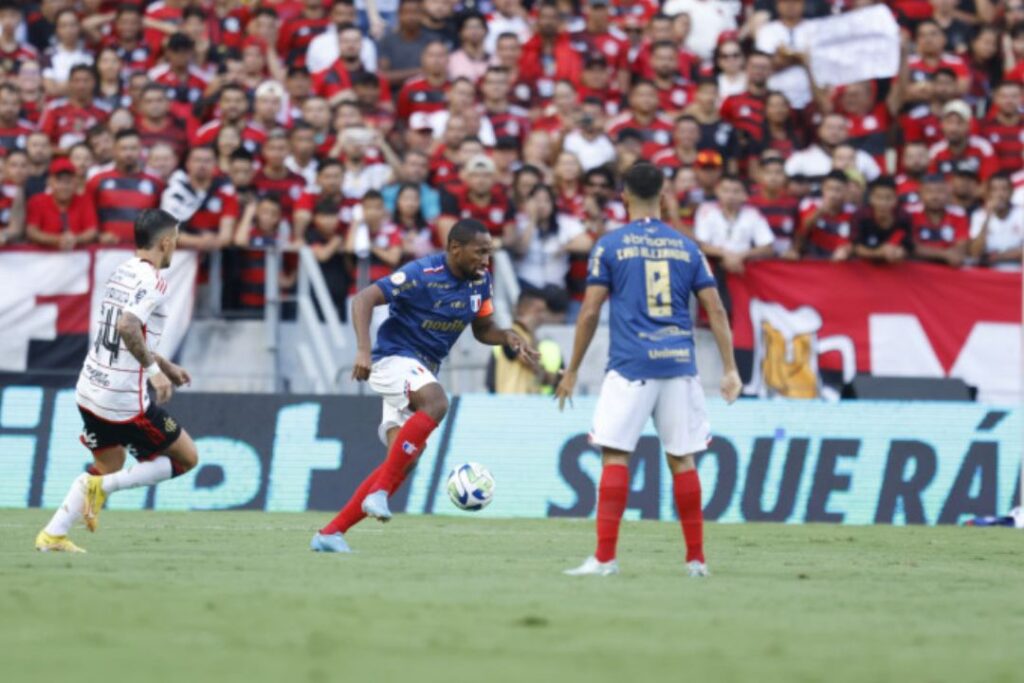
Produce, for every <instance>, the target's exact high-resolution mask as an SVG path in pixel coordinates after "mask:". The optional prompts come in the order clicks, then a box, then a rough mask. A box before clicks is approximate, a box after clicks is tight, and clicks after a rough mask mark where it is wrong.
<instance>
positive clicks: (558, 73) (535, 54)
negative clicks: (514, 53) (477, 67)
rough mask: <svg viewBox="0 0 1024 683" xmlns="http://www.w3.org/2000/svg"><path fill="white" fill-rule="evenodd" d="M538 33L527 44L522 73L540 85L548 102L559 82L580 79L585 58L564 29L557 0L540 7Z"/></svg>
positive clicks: (541, 95)
mask: <svg viewBox="0 0 1024 683" xmlns="http://www.w3.org/2000/svg"><path fill="white" fill-rule="evenodd" d="M535 29H536V33H534V35H533V37H532V38H530V39H529V40H527V41H526V42H525V43H524V44H523V54H522V56H521V57H520V60H519V72H520V77H521V78H522V79H523V80H524V81H528V82H532V83H534V84H535V85H536V89H537V97H538V99H539V100H540V102H539V104H541V105H542V106H543V105H546V104H547V103H548V101H549V100H551V98H552V97H553V96H554V94H555V87H556V83H559V82H562V81H565V82H568V83H578V82H579V80H580V75H581V71H582V69H583V59H582V56H581V55H580V53H579V52H577V51H576V50H575V49H573V47H572V42H571V40H570V38H569V34H568V33H567V32H565V31H564V30H562V16H561V13H560V12H559V9H558V6H557V4H556V3H555V1H554V0H543V2H541V3H540V6H539V7H537V20H536V24H535Z"/></svg>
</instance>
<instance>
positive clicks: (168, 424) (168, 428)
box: [164, 415, 178, 434]
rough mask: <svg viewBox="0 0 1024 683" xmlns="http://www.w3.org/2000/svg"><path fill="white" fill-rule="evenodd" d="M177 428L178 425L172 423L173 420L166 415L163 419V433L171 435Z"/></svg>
mask: <svg viewBox="0 0 1024 683" xmlns="http://www.w3.org/2000/svg"><path fill="white" fill-rule="evenodd" d="M177 428H178V423H177V422H175V421H174V418H173V417H171V416H170V415H168V416H167V417H165V418H164V431H165V432H167V433H168V434H173V433H174V430H176V429H177Z"/></svg>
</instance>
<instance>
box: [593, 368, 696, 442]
mask: <svg viewBox="0 0 1024 683" xmlns="http://www.w3.org/2000/svg"><path fill="white" fill-rule="evenodd" d="M649 417H653V418H654V429H655V430H656V431H657V432H658V437H659V438H660V439H661V445H662V447H663V448H664V449H665V452H666V453H669V454H671V455H688V454H690V453H700V452H701V451H704V450H706V449H707V447H708V442H709V441H710V440H711V425H710V424H709V423H708V414H707V410H706V409H705V407H704V390H703V389H701V386H700V381H699V380H698V379H697V377H673V378H671V379H644V380H635V381H630V380H628V379H626V378H625V377H623V376H622V375H620V374H619V373H618V372H616V371H615V370H612V371H610V372H609V373H608V374H606V375H605V377H604V382H603V383H602V384H601V395H600V396H599V397H598V399H597V408H596V409H595V410H594V427H593V430H592V431H591V432H590V441H591V443H593V444H595V445H597V446H604V447H605V448H613V449H615V450H617V451H625V452H627V453H632V452H633V451H634V450H635V449H636V444H637V441H639V440H640V435H641V434H642V433H643V431H644V427H646V426H647V418H649Z"/></svg>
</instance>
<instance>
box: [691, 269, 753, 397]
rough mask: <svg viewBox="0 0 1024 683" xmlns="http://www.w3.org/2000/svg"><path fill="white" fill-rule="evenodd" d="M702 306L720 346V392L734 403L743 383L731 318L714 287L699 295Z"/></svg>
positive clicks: (716, 342)
mask: <svg viewBox="0 0 1024 683" xmlns="http://www.w3.org/2000/svg"><path fill="white" fill-rule="evenodd" d="M697 298H698V299H699V300H700V305H701V306H703V307H704V310H705V311H706V312H707V314H708V321H709V322H710V324H711V332H712V334H714V335H715V344H716V345H717V346H718V353H719V355H721V357H722V371H723V374H722V382H721V385H720V391H721V393H722V398H724V399H725V400H726V401H727V402H728V403H732V402H733V401H735V400H736V399H737V398H739V395H740V390H741V389H742V388H743V382H742V381H741V380H740V373H739V371H738V370H737V369H736V358H735V357H734V356H733V352H732V330H731V329H730V328H729V316H728V315H727V314H726V312H725V306H723V305H722V298H721V297H720V296H718V290H717V289H715V288H714V287H705V288H704V289H702V290H700V291H699V292H698V293H697Z"/></svg>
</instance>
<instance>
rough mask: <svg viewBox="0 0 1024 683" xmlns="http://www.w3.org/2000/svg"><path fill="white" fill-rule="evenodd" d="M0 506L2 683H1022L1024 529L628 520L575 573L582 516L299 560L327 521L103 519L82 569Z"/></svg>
mask: <svg viewBox="0 0 1024 683" xmlns="http://www.w3.org/2000/svg"><path fill="white" fill-rule="evenodd" d="M48 515H49V513H48V512H47V511H40V510H28V511H11V510H5V511H3V512H0V615H2V618H0V644H2V645H0V672H2V673H0V679H2V680H3V681H4V682H5V683H20V682H22V681H46V682H48V683H49V682H52V681H83V682H84V681H101V680H106V681H132V682H133V683H149V682H150V681H167V682H168V683H191V682H196V681H217V682H218V683H221V682H226V681H245V682H246V683H256V682H262V681H281V682H289V683H291V682H310V683H320V682H325V683H326V682H327V681H367V682H374V683H377V682H382V681H402V682H403V683H405V682H409V683H428V682H432V681H444V682H445V683H462V682H475V681H481V682H486V683H493V682H495V681H509V682H512V681H515V682H517V683H523V682H525V683H544V682H546V681H558V682H559V683H566V682H571V681H588V682H596V681H614V682H616V683H624V682H626V683H628V682H631V681H636V682H637V683H639V682H641V681H643V682H646V681H693V682H702V683H703V682H707V683H717V682H720V681H758V682H763V681H787V682H789V681H829V682H832V681H858V682H865V681H905V682H908V683H911V682H914V683H916V682H917V681H956V682H957V683H964V682H965V681H985V682H987V683H988V682H995V681H1021V680H1024V644H1022V643H1024V535H1022V534H1021V533H1020V532H1015V531H1011V530H1003V529H999V530H988V529H977V530H976V529H963V528H887V527H839V526H780V525H752V524H751V525H714V524H712V525H709V526H708V528H707V530H706V536H707V545H708V551H709V565H710V568H711V571H712V573H713V576H712V577H711V578H710V579H708V580H703V581H702V580H692V579H688V578H687V577H686V576H685V575H684V573H683V567H682V561H681V560H682V558H681V553H682V542H681V538H680V536H681V534H680V532H679V528H678V526H677V525H675V524H671V523H667V522H665V523H654V522H626V523H624V526H623V535H622V540H621V542H620V552H619V560H620V563H621V565H622V569H623V572H624V573H623V574H622V575H620V576H617V577H610V578H594V577H586V578H570V577H565V576H562V575H561V570H563V569H565V568H567V567H569V566H572V565H574V564H576V563H578V562H579V561H581V560H582V559H583V558H584V557H585V556H586V555H587V554H588V553H589V552H590V551H591V549H592V541H593V526H592V523H591V522H586V521H555V520H530V521H494V520H482V519H473V518H472V516H470V515H462V516H459V517H406V516H398V517H397V518H396V519H395V520H394V521H393V522H391V523H390V524H389V525H387V526H381V525H379V524H363V525H360V527H357V528H356V529H354V530H353V531H352V532H350V534H349V538H350V541H351V543H352V545H353V547H354V548H355V549H356V550H357V551H358V552H357V553H356V554H353V555H348V556H337V555H320V554H314V553H312V552H309V550H308V549H307V547H308V546H307V544H308V542H309V538H310V535H311V532H312V531H313V530H314V528H315V527H316V526H317V525H318V524H320V523H322V522H324V521H325V520H326V519H327V518H328V517H329V515H322V514H320V515H313V514H303V515H298V514H263V513H252V512H243V513H152V512H142V513H138V512H111V511H107V512H105V513H104V515H103V517H102V519H101V528H100V530H99V532H98V533H97V534H95V535H90V534H88V533H87V532H85V530H84V529H76V533H75V534H73V538H75V539H76V540H78V541H80V542H81V544H82V545H83V546H85V547H86V548H88V550H89V551H90V552H89V554H88V555H79V556H69V555H62V554H41V553H36V552H34V551H33V550H32V541H33V538H34V536H35V533H36V531H37V530H38V529H39V528H40V527H41V526H42V525H43V524H44V522H45V521H46V519H47V518H48Z"/></svg>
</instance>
